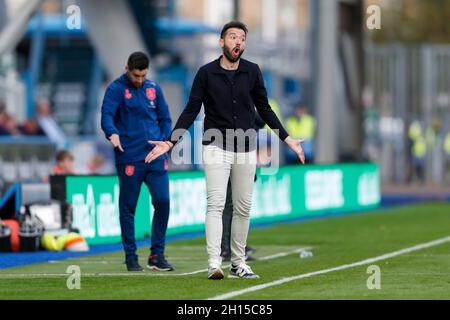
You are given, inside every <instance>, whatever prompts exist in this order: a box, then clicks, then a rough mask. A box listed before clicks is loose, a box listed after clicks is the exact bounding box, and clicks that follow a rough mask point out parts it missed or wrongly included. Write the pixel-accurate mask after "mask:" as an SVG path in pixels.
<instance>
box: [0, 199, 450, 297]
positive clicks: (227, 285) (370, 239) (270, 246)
mask: <svg viewBox="0 0 450 320" xmlns="http://www.w3.org/2000/svg"><path fill="white" fill-rule="evenodd" d="M448 236H450V204H449V203H445V202H442V203H424V204H417V205H411V206H405V207H401V208H395V209H389V210H380V211H374V212H367V213H360V214H352V215H346V216H339V217H332V218H327V219H316V220H310V221H304V222H300V223H279V224H276V225H273V226H270V227H264V228H254V229H251V231H250V235H249V244H251V245H252V246H254V247H256V248H257V252H256V254H255V256H256V257H258V258H260V260H258V261H254V262H251V263H250V265H251V266H252V268H253V270H254V271H255V272H256V273H258V274H259V275H260V276H261V278H260V279H255V280H243V279H228V278H225V279H223V280H220V281H212V280H208V279H207V276H206V271H204V270H205V269H206V268H207V258H206V249H205V240H204V238H203V237H202V238H199V239H193V240H184V241H176V242H172V243H169V244H168V246H167V249H166V255H167V257H168V260H169V261H170V262H171V263H172V264H173V265H174V267H175V268H176V270H175V271H174V272H170V273H161V272H155V271H152V270H148V269H146V270H145V272H143V273H139V274H136V273H133V274H130V273H127V272H126V271H125V265H124V264H123V253H122V252H115V253H110V254H102V255H88V256H84V257H82V258H77V259H67V260H62V261H55V262H50V263H42V264H33V265H28V266H22V267H14V268H7V269H1V270H0V299H170V300H173V299H180V300H189V299H209V298H214V297H217V296H220V295H222V294H228V293H232V292H236V291H239V290H243V289H247V288H251V287H254V286H256V285H261V284H267V283H271V282H273V281H276V280H279V279H283V278H289V277H294V276H297V275H301V274H307V273H311V272H316V271H320V270H328V269H330V268H334V267H339V266H343V265H347V264H352V263H355V262H358V261H362V260H365V259H368V258H374V257H378V256H381V255H384V254H387V253H391V252H396V251H398V250H401V249H405V248H409V247H413V246H416V245H418V244H422V243H426V242H430V241H433V240H436V239H440V238H444V237H448ZM304 247H311V250H312V252H313V254H314V256H313V257H310V258H306V259H300V257H299V253H298V249H300V248H304ZM147 253H148V248H141V249H139V254H140V259H141V263H142V264H145V262H146V261H145V259H146V257H147ZM280 253H282V254H280ZM276 254H280V255H278V256H274V255H276ZM371 264H375V265H377V266H378V267H379V268H380V271H381V277H380V279H381V282H380V283H381V289H378V290H377V289H373V290H369V289H368V288H367V279H368V278H369V276H370V274H368V273H367V267H368V266H369V265H370V264H365V265H360V266H355V267H349V268H346V269H343V270H336V271H329V272H326V273H323V274H314V275H312V276H310V277H307V278H303V279H297V280H293V281H288V282H286V283H281V284H276V285H272V286H269V287H263V288H261V289H259V290H255V291H252V292H243V293H242V294H238V295H235V296H233V297H231V299H246V300H248V299H250V300H253V299H268V300H274V299H281V300H284V299H293V300H298V299H302V300H303V299H450V274H449V273H450V242H444V243H442V244H439V245H435V246H431V247H429V248H424V249H421V250H415V251H412V252H407V253H405V254H400V255H398V256H395V257H392V258H388V259H384V260H379V261H376V262H374V263H371ZM70 265H78V266H79V267H80V270H81V288H80V289H79V290H69V289H68V288H67V285H66V282H67V279H68V274H66V269H67V267H68V266H70ZM226 265H227V263H224V266H226ZM224 271H225V274H226V275H227V273H228V269H227V268H225V269H224Z"/></svg>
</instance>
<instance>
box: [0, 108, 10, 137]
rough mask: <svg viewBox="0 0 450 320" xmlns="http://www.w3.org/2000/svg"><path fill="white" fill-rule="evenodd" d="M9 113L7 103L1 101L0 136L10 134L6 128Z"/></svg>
mask: <svg viewBox="0 0 450 320" xmlns="http://www.w3.org/2000/svg"><path fill="white" fill-rule="evenodd" d="M7 117H8V114H7V113H6V107H5V105H4V104H3V103H2V102H0V136H4V135H9V132H8V130H6V119H7Z"/></svg>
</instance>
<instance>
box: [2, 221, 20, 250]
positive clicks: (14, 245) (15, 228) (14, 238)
mask: <svg viewBox="0 0 450 320" xmlns="http://www.w3.org/2000/svg"><path fill="white" fill-rule="evenodd" d="M2 221H3V223H4V224H6V225H7V226H8V227H10V228H11V250H12V251H13V252H18V251H19V250H20V239H19V222H18V221H17V220H12V219H7V220H2Z"/></svg>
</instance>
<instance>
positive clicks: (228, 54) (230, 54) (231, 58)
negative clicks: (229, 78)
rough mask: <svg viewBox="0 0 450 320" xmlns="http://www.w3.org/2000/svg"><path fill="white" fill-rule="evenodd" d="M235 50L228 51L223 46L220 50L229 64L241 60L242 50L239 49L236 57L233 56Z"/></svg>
mask: <svg viewBox="0 0 450 320" xmlns="http://www.w3.org/2000/svg"><path fill="white" fill-rule="evenodd" d="M235 49H236V48H235ZM235 49H232V50H230V49H228V48H227V47H226V46H224V47H223V48H222V51H223V54H224V56H225V57H226V58H227V59H228V61H230V62H232V63H235V62H237V61H238V60H239V59H240V58H241V56H242V54H243V53H244V50H242V49H239V54H238V55H233V51H234V50H235Z"/></svg>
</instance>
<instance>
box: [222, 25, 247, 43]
mask: <svg viewBox="0 0 450 320" xmlns="http://www.w3.org/2000/svg"><path fill="white" fill-rule="evenodd" d="M231 28H238V29H241V30H244V32H245V35H247V32H248V29H247V26H246V25H245V24H244V23H242V22H240V21H231V22H228V23H227V24H226V25H224V26H223V28H222V31H221V32H220V38H221V39H223V38H224V37H225V34H226V33H227V30H228V29H231Z"/></svg>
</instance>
